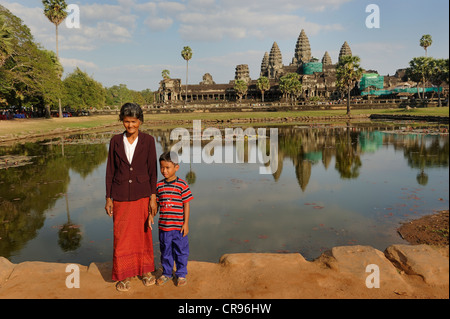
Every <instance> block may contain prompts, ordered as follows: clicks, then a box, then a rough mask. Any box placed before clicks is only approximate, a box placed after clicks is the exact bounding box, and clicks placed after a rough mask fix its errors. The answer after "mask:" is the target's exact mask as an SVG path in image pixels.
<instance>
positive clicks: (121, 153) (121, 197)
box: [106, 132, 158, 202]
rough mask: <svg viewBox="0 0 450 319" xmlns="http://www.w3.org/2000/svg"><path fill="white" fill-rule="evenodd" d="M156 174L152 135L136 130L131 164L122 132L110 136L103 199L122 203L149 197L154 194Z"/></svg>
mask: <svg viewBox="0 0 450 319" xmlns="http://www.w3.org/2000/svg"><path fill="white" fill-rule="evenodd" d="M157 174H158V173H157V159H156V148H155V139H154V138H153V136H151V135H148V134H146V133H142V132H139V139H138V144H137V145H136V149H135V151H134V155H133V160H132V164H130V163H129V162H128V159H127V156H126V154H125V146H124V144H123V134H119V135H115V136H113V137H112V138H111V142H110V144H109V154H108V163H107V165H106V198H112V199H113V200H116V201H121V202H123V201H135V200H138V199H141V198H144V197H150V196H151V195H152V194H156V180H157V177H158V176H157Z"/></svg>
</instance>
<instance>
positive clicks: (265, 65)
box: [260, 52, 269, 77]
mask: <svg viewBox="0 0 450 319" xmlns="http://www.w3.org/2000/svg"><path fill="white" fill-rule="evenodd" d="M260 76H265V77H268V76H269V53H268V52H266V53H265V54H264V58H263V60H262V62H261V74H260Z"/></svg>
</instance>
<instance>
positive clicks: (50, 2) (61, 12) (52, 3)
mask: <svg viewBox="0 0 450 319" xmlns="http://www.w3.org/2000/svg"><path fill="white" fill-rule="evenodd" d="M42 4H43V5H44V14H45V16H46V17H47V18H48V20H49V21H50V22H51V23H53V24H54V25H55V27H56V58H57V59H58V60H59V48H58V26H59V25H60V24H61V23H62V22H63V21H64V20H65V19H66V17H67V11H66V8H67V3H66V1H64V0H42ZM58 100H59V117H63V114H62V108H61V98H59V99H58Z"/></svg>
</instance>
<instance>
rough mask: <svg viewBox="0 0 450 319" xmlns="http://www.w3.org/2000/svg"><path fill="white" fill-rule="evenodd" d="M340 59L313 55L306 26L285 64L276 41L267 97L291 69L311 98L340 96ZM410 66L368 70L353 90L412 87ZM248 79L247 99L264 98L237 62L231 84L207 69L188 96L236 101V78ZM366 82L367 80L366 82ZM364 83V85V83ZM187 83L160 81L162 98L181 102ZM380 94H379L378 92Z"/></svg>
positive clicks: (265, 69) (268, 61)
mask: <svg viewBox="0 0 450 319" xmlns="http://www.w3.org/2000/svg"><path fill="white" fill-rule="evenodd" d="M345 55H352V50H351V48H350V46H349V44H348V43H347V42H344V44H343V45H342V47H341V49H340V53H339V59H341V57H342V56H345ZM336 65H337V61H336V63H333V61H332V60H331V57H330V55H329V54H328V52H325V53H324V55H323V57H322V60H321V61H319V60H318V59H317V58H314V57H313V56H312V55H311V46H310V43H309V39H308V36H307V35H306V33H305V31H304V30H302V31H301V32H300V35H299V37H298V40H297V44H296V46H295V55H294V57H293V59H292V62H291V63H290V64H289V65H283V58H282V54H281V51H280V48H279V47H278V44H277V43H276V42H274V44H273V46H272V49H271V50H270V53H268V52H266V53H265V55H264V57H263V59H262V63H261V72H260V76H265V77H267V78H269V81H270V86H271V88H270V90H269V91H267V92H265V94H264V100H265V101H280V100H281V98H282V93H281V91H280V90H279V86H278V83H279V80H280V78H281V77H282V76H283V75H286V74H288V73H298V74H299V75H300V79H301V82H302V91H303V92H302V97H303V98H305V99H310V98H312V97H318V98H323V99H339V98H340V97H341V96H342V94H341V93H340V92H339V91H338V90H337V88H336ZM405 71H406V70H404V69H403V70H397V72H396V74H395V75H393V76H380V75H379V74H378V72H377V71H367V70H366V71H365V76H367V78H366V77H364V79H365V80H366V81H361V82H360V83H359V84H358V85H357V86H355V89H354V90H353V92H352V93H353V94H356V95H360V94H361V93H362V91H365V92H366V93H368V92H369V90H383V89H384V91H386V92H388V90H389V89H393V88H411V87H412V86H414V85H415V82H411V81H408V79H407V78H406V76H405ZM238 79H241V80H244V81H246V82H247V84H248V92H247V94H246V96H244V100H246V101H247V102H249V101H252V102H258V101H261V91H260V90H258V88H257V79H251V78H250V72H249V67H248V65H247V64H241V65H238V66H236V71H235V78H234V80H232V81H230V82H229V83H228V84H216V83H215V82H214V81H213V78H212V76H211V75H210V74H209V73H206V74H205V75H204V76H203V81H202V82H200V83H199V84H196V85H193V84H188V92H187V100H188V101H193V102H214V101H216V102H225V101H236V100H237V95H236V91H235V90H234V82H235V80H238ZM363 82H364V83H363ZM361 84H363V85H364V86H361ZM185 89H186V87H185V84H183V85H182V83H181V80H180V79H164V80H162V81H161V82H160V88H159V99H160V102H164V103H167V102H177V101H178V102H179V101H184V100H185V98H186V92H185ZM375 95H376V94H375Z"/></svg>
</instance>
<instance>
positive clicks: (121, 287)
mask: <svg viewBox="0 0 450 319" xmlns="http://www.w3.org/2000/svg"><path fill="white" fill-rule="evenodd" d="M116 289H117V291H120V292H126V291H128V290H130V281H129V280H128V278H127V279H125V280H121V281H119V282H117V284H116Z"/></svg>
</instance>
